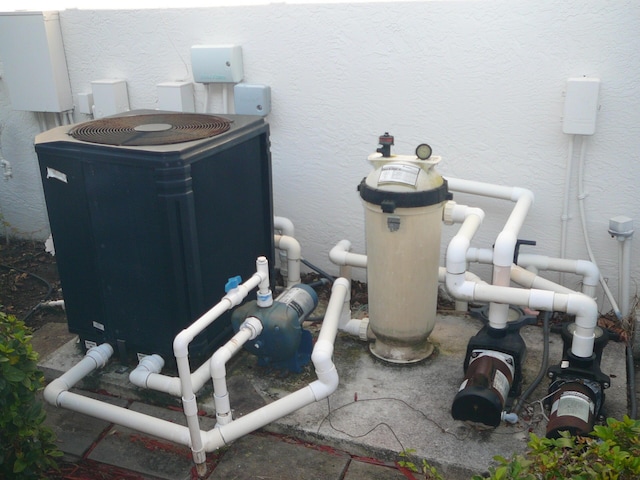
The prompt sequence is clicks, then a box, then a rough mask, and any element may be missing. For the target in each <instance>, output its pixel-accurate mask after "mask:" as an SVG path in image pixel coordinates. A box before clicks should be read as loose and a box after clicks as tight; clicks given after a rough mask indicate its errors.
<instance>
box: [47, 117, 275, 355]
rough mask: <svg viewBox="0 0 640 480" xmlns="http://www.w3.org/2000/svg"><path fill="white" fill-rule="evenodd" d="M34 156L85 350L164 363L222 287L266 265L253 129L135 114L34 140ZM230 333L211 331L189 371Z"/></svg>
mask: <svg viewBox="0 0 640 480" xmlns="http://www.w3.org/2000/svg"><path fill="white" fill-rule="evenodd" d="M203 134H204V135H205V137H202V135H203ZM167 142H169V143H167ZM35 149H36V152H37V155H38V160H39V164H40V173H41V178H42V183H43V186H44V193H45V199H46V203H47V210H48V214H49V222H50V225H51V232H52V234H53V239H54V244H55V251H56V258H57V264H58V270H59V273H60V280H61V283H62V289H63V295H64V300H65V306H66V311H67V318H68V322H69V330H70V331H71V332H72V333H77V334H78V335H79V336H80V338H81V340H82V341H83V342H84V345H85V347H88V346H91V345H92V344H93V343H102V342H109V343H111V344H112V346H114V348H115V349H116V351H119V352H120V357H121V359H126V358H129V359H131V358H132V357H135V354H151V353H158V354H160V355H162V356H163V357H164V358H165V360H167V361H171V360H172V358H173V348H172V345H173V339H174V337H175V335H176V334H177V333H179V332H180V331H181V330H182V329H184V328H186V327H187V326H189V325H190V324H191V323H192V322H193V321H194V320H196V319H197V318H198V317H200V316H201V315H202V314H203V313H204V312H205V311H207V310H208V309H209V308H211V307H212V306H213V305H214V304H216V303H217V302H219V301H220V299H221V298H222V296H224V294H225V291H224V286H225V283H226V281H227V279H228V278H229V277H233V276H235V275H240V276H241V277H242V278H243V279H245V280H246V279H248V278H249V277H250V276H251V275H253V273H254V272H255V268H256V267H255V262H256V258H257V257H258V256H261V255H264V256H266V257H267V258H268V259H269V261H270V264H271V265H272V266H273V259H274V237H273V206H272V187H271V156H270V151H269V128H268V124H267V123H266V122H264V121H263V119H262V118H259V117H254V116H240V115H226V116H225V117H216V116H212V115H201V114H186V113H170V112H156V111H144V112H142V113H141V112H136V111H132V112H130V114H128V115H124V116H119V117H109V118H103V119H100V120H93V121H91V122H87V123H85V124H81V125H76V126H74V127H73V128H71V127H69V126H65V127H58V128H55V129H53V130H50V131H48V132H45V133H42V134H40V135H38V136H37V137H36V144H35ZM272 268H273V267H272ZM232 333H233V330H232V327H231V324H230V314H228V315H224V316H222V317H220V318H219V319H218V320H216V321H215V322H213V323H212V325H210V326H209V327H208V328H207V329H206V330H205V331H204V332H202V333H201V334H200V335H199V336H198V337H196V339H195V340H194V341H193V342H192V343H191V345H190V355H191V356H192V357H193V358H194V363H196V362H197V359H205V358H208V356H209V355H211V354H212V353H213V351H215V349H216V348H218V347H219V346H220V345H221V344H222V343H223V342H224V341H226V340H227V339H228V338H229V337H230V336H231V335H232Z"/></svg>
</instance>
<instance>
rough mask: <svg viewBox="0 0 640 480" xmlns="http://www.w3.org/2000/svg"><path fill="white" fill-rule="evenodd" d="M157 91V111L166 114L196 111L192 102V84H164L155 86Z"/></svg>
mask: <svg viewBox="0 0 640 480" xmlns="http://www.w3.org/2000/svg"><path fill="white" fill-rule="evenodd" d="M156 87H157V89H158V109H159V110H164V111H167V112H186V113H194V112H195V111H196V106H195V102H194V100H193V83H191V82H164V83H159V84H158V85H156Z"/></svg>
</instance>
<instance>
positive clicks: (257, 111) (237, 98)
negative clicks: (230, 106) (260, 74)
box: [233, 83, 271, 117]
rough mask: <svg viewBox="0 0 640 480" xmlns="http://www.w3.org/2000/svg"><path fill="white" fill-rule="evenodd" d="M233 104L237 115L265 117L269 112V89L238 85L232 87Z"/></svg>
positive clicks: (243, 84)
mask: <svg viewBox="0 0 640 480" xmlns="http://www.w3.org/2000/svg"><path fill="white" fill-rule="evenodd" d="M233 102H234V107H235V112H236V113H237V114H239V115H260V116H261V117H265V116H267V115H268V114H269V112H270V111H271V87H269V86H268V85H247V84H246V83H238V84H237V85H234V86H233Z"/></svg>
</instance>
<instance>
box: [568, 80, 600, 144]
mask: <svg viewBox="0 0 640 480" xmlns="http://www.w3.org/2000/svg"><path fill="white" fill-rule="evenodd" d="M599 93H600V79H599V78H588V77H580V78H570V79H569V80H567V93H566V95H565V99H564V113H563V117H562V131H563V132H564V133H569V134H575V135H593V134H594V133H595V131H596V118H597V116H598V107H599V103H598V95H599Z"/></svg>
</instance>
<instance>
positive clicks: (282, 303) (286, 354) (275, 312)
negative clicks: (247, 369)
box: [231, 283, 318, 372]
mask: <svg viewBox="0 0 640 480" xmlns="http://www.w3.org/2000/svg"><path fill="white" fill-rule="evenodd" d="M317 305H318V295H317V294H316V292H315V290H313V288H311V287H310V286H309V285H305V284H302V283H301V284H297V285H294V286H293V287H291V288H289V289H287V290H285V291H284V292H283V293H282V294H280V295H279V296H278V297H277V298H276V299H275V300H274V301H273V305H271V306H269V307H261V306H259V305H258V304H257V302H256V301H255V300H254V301H251V302H247V303H245V304H244V305H241V306H240V307H238V308H236V309H235V310H234V311H233V313H232V315H231V324H232V325H233V328H234V329H235V330H236V331H238V329H239V328H240V325H242V323H243V322H244V320H245V319H246V318H248V317H256V318H257V319H258V320H260V322H261V323H262V333H261V334H260V335H259V336H258V337H256V338H255V339H254V340H252V341H251V342H247V343H246V344H245V345H244V348H245V350H247V351H248V352H249V353H252V354H253V355H255V356H257V357H258V365H260V366H270V367H273V368H275V369H278V370H291V371H293V372H300V371H301V370H302V367H304V366H305V365H306V364H307V363H309V361H310V360H311V351H312V349H313V338H312V336H311V333H310V332H309V331H308V330H305V329H304V328H302V322H303V321H304V320H305V318H307V316H308V315H309V314H310V313H311V312H312V311H313V310H314V309H315V308H316V306H317Z"/></svg>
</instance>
